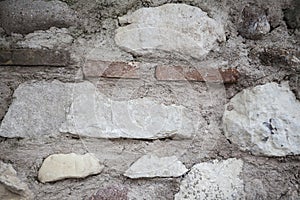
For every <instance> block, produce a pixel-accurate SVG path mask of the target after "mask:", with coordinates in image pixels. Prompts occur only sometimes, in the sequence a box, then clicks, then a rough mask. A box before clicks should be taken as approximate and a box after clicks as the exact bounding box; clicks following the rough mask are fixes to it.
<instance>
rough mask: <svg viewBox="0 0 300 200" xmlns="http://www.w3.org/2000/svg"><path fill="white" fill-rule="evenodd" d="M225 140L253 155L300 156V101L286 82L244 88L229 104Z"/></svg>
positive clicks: (225, 121) (227, 106)
mask: <svg viewBox="0 0 300 200" xmlns="http://www.w3.org/2000/svg"><path fill="white" fill-rule="evenodd" d="M226 108H227V109H226V110H225V112H224V116H223V127H224V132H225V135H226V137H227V138H228V139H229V140H231V141H232V142H233V143H235V144H237V145H239V147H240V148H241V149H242V150H249V151H251V152H252V153H253V154H263V155H268V156H285V155H289V154H291V155H293V154H299V153H300V131H299V130H300V123H299V122H300V102H299V101H298V100H296V98H295V95H294V94H293V93H292V92H291V91H290V89H289V86H288V84H287V83H283V84H281V85H279V84H277V83H267V84H265V85H260V86H256V87H254V88H251V89H245V90H243V91H242V92H240V93H238V94H237V95H236V96H234V97H233V98H232V99H231V100H230V102H229V103H228V104H227V105H226Z"/></svg>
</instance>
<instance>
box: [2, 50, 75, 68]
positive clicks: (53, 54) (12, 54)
mask: <svg viewBox="0 0 300 200" xmlns="http://www.w3.org/2000/svg"><path fill="white" fill-rule="evenodd" d="M69 60H70V54H69V52H67V51H57V50H41V49H10V50H0V66H1V65H2V66H6V65H13V66H67V65H68V63H69Z"/></svg>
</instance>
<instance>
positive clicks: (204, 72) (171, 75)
mask: <svg viewBox="0 0 300 200" xmlns="http://www.w3.org/2000/svg"><path fill="white" fill-rule="evenodd" d="M155 76H156V79H157V80H163V81H201V82H223V83H236V82H237V81H238V78H239V72H238V71H237V69H232V68H230V69H200V70H197V69H196V68H193V67H187V66H185V67H183V66H166V65H160V66H157V67H156V70H155Z"/></svg>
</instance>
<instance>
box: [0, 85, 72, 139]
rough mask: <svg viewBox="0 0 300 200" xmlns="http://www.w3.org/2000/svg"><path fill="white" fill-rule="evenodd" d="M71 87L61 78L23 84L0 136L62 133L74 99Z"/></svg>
mask: <svg viewBox="0 0 300 200" xmlns="http://www.w3.org/2000/svg"><path fill="white" fill-rule="evenodd" d="M69 87H70V84H64V83H61V82H59V81H53V82H51V83H48V82H27V83H23V84H21V85H20V86H19V87H18V88H17V89H16V90H15V92H14V94H13V102H12V104H11V105H10V107H9V109H8V111H7V113H6V115H5V117H4V119H3V120H2V123H1V126H0V136H2V137H9V138H12V137H21V138H25V137H39V136H42V135H56V134H58V133H59V131H58V129H59V126H60V124H61V123H63V122H64V121H65V112H66V109H67V107H68V103H71V97H70V96H69V95H70V89H69Z"/></svg>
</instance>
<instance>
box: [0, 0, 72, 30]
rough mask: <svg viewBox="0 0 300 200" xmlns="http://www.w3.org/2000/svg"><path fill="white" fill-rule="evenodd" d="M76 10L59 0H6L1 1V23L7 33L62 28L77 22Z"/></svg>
mask: <svg viewBox="0 0 300 200" xmlns="http://www.w3.org/2000/svg"><path fill="white" fill-rule="evenodd" d="M76 20H77V17H76V14H75V12H74V11H73V10H72V9H70V8H69V7H68V5H67V4H66V3H63V2H61V1H58V0H54V1H42V0H6V1H1V2H0V25H1V26H2V27H3V28H4V30H5V31H6V33H9V34H10V33H21V34H26V33H30V32H33V31H35V30H46V29H49V28H50V27H52V26H55V27H58V28H62V27H69V26H71V25H74V24H75V23H76Z"/></svg>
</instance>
